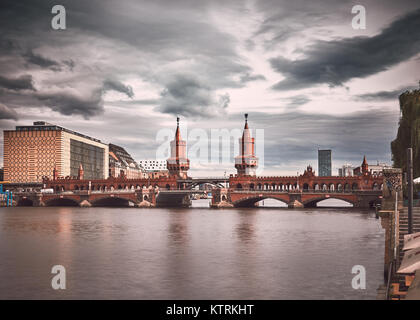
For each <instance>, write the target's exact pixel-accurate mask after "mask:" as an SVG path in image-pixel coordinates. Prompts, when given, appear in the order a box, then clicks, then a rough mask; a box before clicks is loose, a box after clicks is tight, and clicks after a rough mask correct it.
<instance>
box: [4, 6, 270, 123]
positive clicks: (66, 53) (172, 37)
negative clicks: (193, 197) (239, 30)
mask: <svg viewBox="0 0 420 320" xmlns="http://www.w3.org/2000/svg"><path fill="white" fill-rule="evenodd" d="M219 2H221V1H218V0H216V1H211V2H202V1H192V0H183V1H177V2H171V1H153V2H152V1H131V0H121V1H118V2H116V1H109V0H103V1H99V0H91V1H81V0H72V1H62V3H60V4H63V5H64V6H65V8H66V12H67V30H65V31H54V30H52V29H51V18H52V16H53V15H52V14H51V8H52V6H53V5H55V4H56V3H54V2H53V1H41V0H31V1H28V0H22V1H19V3H16V2H15V1H8V0H4V1H2V3H1V4H0V28H1V30H5V32H4V33H2V35H0V40H3V45H2V48H3V49H2V50H3V51H8V52H9V53H10V50H15V51H16V52H15V53H18V54H16V56H15V55H11V54H9V55H8V57H7V58H8V61H7V63H6V62H4V64H3V65H2V61H0V68H1V69H4V68H7V71H8V73H9V74H13V73H16V74H19V73H21V72H20V71H21V70H22V69H25V68H34V67H38V68H36V69H35V71H36V72H32V73H33V76H34V79H35V82H36V84H37V89H38V90H39V91H40V92H43V89H45V90H47V91H48V90H49V87H50V86H54V85H55V84H54V83H53V82H55V83H56V85H57V86H59V87H60V88H62V89H63V90H64V91H68V90H67V89H74V88H83V87H86V86H88V87H91V85H92V81H93V83H94V84H96V87H98V86H99V85H100V84H99V81H102V79H110V80H106V81H105V82H104V83H103V90H104V91H107V90H110V89H112V90H115V91H119V92H122V93H125V94H126V95H128V96H129V97H133V92H132V88H131V87H130V86H129V85H128V84H124V83H121V82H119V83H118V82H116V81H115V80H114V78H113V76H115V77H118V79H120V77H119V75H123V76H125V75H127V74H136V75H137V76H138V77H139V78H141V80H142V81H144V82H146V83H153V85H154V86H155V87H156V88H159V87H160V88H162V89H164V90H165V91H167V92H168V93H167V94H164V95H162V97H161V99H160V100H159V101H160V103H159V105H160V109H159V110H162V112H164V113H180V114H188V115H194V116H196V117H200V116H203V117H205V116H207V115H209V114H213V113H212V112H210V111H209V109H211V108H215V109H216V112H219V111H222V110H223V109H225V108H226V107H227V105H228V99H226V97H224V98H223V97H218V96H217V95H216V94H215V91H217V90H220V89H223V88H229V87H231V88H238V87H243V86H244V85H245V82H249V81H256V80H262V79H263V76H262V75H253V74H252V73H251V68H250V67H249V66H247V65H246V64H245V63H243V60H241V59H240V57H239V55H238V53H237V44H238V40H237V39H236V38H235V37H234V36H232V35H230V34H229V33H226V32H223V31H222V30H221V29H220V28H219V27H218V26H216V25H215V24H213V23H212V21H210V19H206V17H207V12H208V9H209V7H210V6H212V5H213V4H214V3H216V4H217V3H219ZM236 2H237V4H236ZM226 5H228V6H229V7H234V8H235V12H240V10H241V8H242V6H243V4H242V3H241V2H240V1H234V2H232V3H228V4H226ZM6 34H7V38H8V39H9V40H8V41H6V39H5V37H6V36H5V35H6ZM97 46H102V47H101V49H102V51H99V50H98V48H99V47H97ZM75 48H77V49H75ZM19 57H21V58H23V61H19V59H18V58H19ZM99 57H100V59H98V58H99ZM177 64H179V65H180V66H181V67H182V69H183V72H186V73H190V74H192V75H195V74H196V75H199V76H200V83H199V87H194V85H190V86H189V87H188V88H187V91H188V92H187V93H185V94H180V93H179V90H178V91H177V89H176V85H175V84H173V83H169V80H168V79H171V78H173V77H176V74H177V73H179V69H178V66H177ZM75 66H77V68H75ZM39 67H41V68H44V69H47V70H48V69H52V70H55V71H58V70H60V71H61V72H57V79H54V81H51V80H52V79H51V78H46V76H42V79H43V81H42V82H41V81H38V78H37V77H40V78H41V72H42V71H44V70H39ZM203 70H205V72H203ZM70 72H72V74H69V73H70ZM181 81H182V80H181ZM43 85H44V86H45V88H43V87H42V86H43ZM64 96H66V97H67V95H64ZM57 100H59V99H57ZM45 101H51V99H47V100H45ZM88 101H89V102H90V101H91V99H88ZM93 101H99V100H98V99H93ZM54 105H56V103H54ZM82 105H86V104H82ZM93 105H94V104H91V103H88V104H87V106H88V107H89V108H90V110H87V111H86V115H87V116H92V115H93V114H95V112H96V111H99V110H102V108H103V105H97V107H94V108H93ZM47 106H51V103H50V105H47ZM185 106H187V107H185ZM189 108H190V110H189ZM67 109H68V108H67V107H55V110H58V111H60V112H61V111H64V110H67ZM72 109H73V108H70V110H72ZM75 110H77V113H78V114H79V113H81V110H80V109H79V108H76V109H75ZM91 110H94V111H95V112H93V113H92V112H91ZM63 114H66V115H67V114H68V112H67V111H66V112H65V113H63Z"/></svg>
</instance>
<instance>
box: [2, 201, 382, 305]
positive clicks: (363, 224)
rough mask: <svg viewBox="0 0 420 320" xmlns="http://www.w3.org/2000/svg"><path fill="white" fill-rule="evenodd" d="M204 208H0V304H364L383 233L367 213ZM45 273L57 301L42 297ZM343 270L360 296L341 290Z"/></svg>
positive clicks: (377, 275) (376, 276)
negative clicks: (358, 275) (58, 277)
mask: <svg viewBox="0 0 420 320" xmlns="http://www.w3.org/2000/svg"><path fill="white" fill-rule="evenodd" d="M207 202H208V200H204V201H198V202H195V201H194V208H190V209H163V208H156V209H148V208H75V207H55V208H53V207H47V208H27V207H15V208H0V277H1V279H0V299H76V298H80V299H375V297H376V289H377V288H378V286H379V285H380V284H382V282H383V252H384V232H383V230H382V228H381V227H380V221H379V220H377V219H375V215H374V212H367V211H362V210H358V209H353V208H311V209H287V208H249V209H248V208H246V209H243V208H240V209H239V208H238V209H236V208H235V209H209V208H206V207H205V206H206V205H207ZM203 204H204V205H203ZM54 265H62V266H64V267H65V269H66V289H65V290H53V289H52V287H51V279H52V278H53V277H54V275H53V274H51V269H52V267H53V266H54ZM354 265H362V266H364V267H365V269H366V289H365V290H360V289H359V290H355V289H353V288H352V285H351V283H352V278H353V277H354V274H352V273H351V270H352V267H353V266H354Z"/></svg>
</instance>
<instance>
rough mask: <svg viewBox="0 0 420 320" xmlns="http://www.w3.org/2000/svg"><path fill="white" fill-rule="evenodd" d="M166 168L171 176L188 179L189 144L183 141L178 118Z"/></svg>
mask: <svg viewBox="0 0 420 320" xmlns="http://www.w3.org/2000/svg"><path fill="white" fill-rule="evenodd" d="M166 166H167V168H168V171H169V175H170V176H177V177H179V178H181V179H186V178H188V173H187V171H188V169H189V168H190V160H189V159H187V142H186V141H185V140H182V138H181V132H180V130H179V117H177V118H176V132H175V139H174V140H172V141H171V157H170V158H169V159H168V160H166Z"/></svg>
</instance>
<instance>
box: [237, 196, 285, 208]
mask: <svg viewBox="0 0 420 320" xmlns="http://www.w3.org/2000/svg"><path fill="white" fill-rule="evenodd" d="M265 199H273V200H278V201H281V202H283V203H285V204H286V205H287V204H288V202H287V200H285V199H283V198H281V197H277V196H275V195H263V196H250V197H244V198H241V199H239V200H236V201H234V202H233V205H234V206H235V207H253V206H254V205H255V204H256V203H257V202H260V201H262V200H265Z"/></svg>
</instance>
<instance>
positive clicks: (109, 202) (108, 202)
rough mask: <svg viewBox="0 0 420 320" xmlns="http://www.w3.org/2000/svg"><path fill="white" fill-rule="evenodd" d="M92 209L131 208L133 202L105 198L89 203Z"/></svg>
mask: <svg viewBox="0 0 420 320" xmlns="http://www.w3.org/2000/svg"><path fill="white" fill-rule="evenodd" d="M91 203H92V207H132V206H134V204H135V203H134V202H133V201H132V200H130V199H125V198H120V197H110V196H105V197H102V198H99V199H96V200H94V201H92V202H91Z"/></svg>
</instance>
